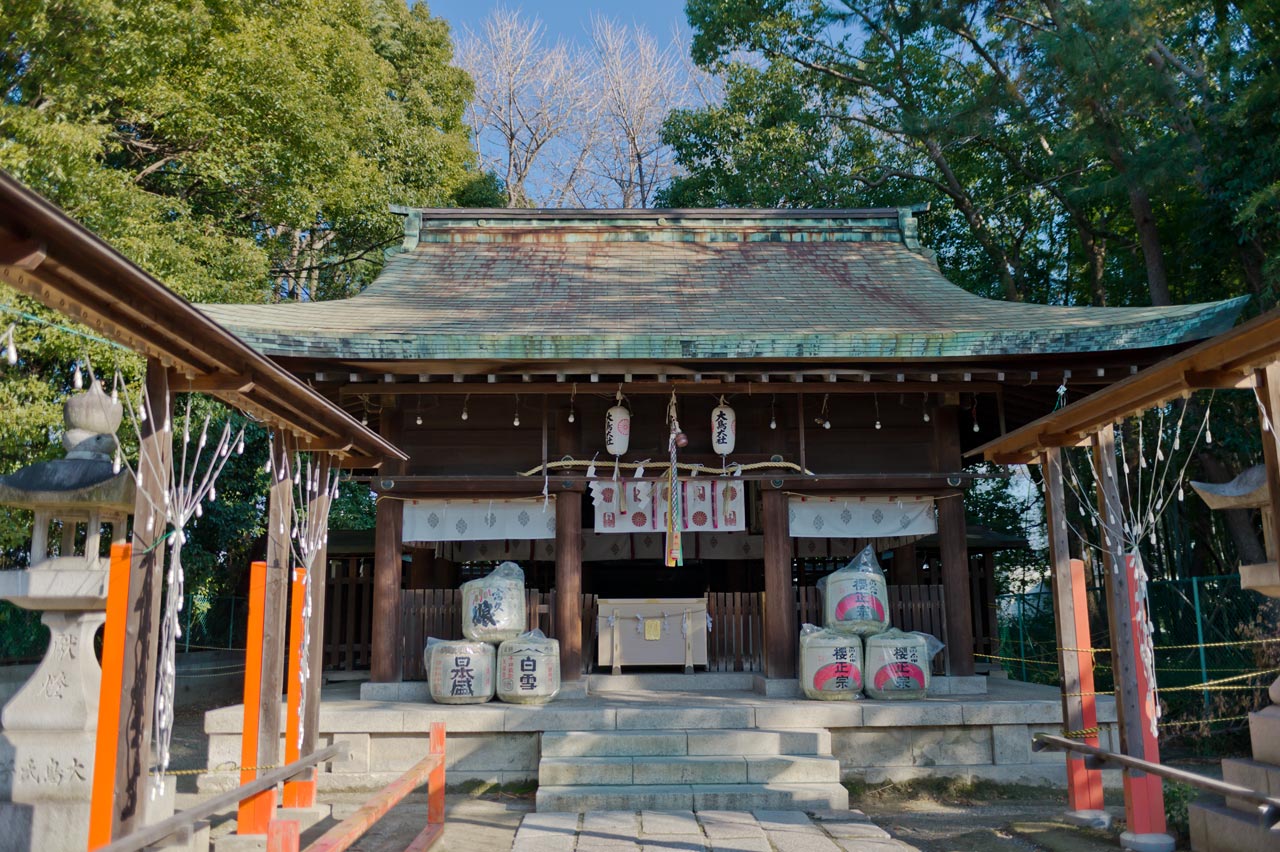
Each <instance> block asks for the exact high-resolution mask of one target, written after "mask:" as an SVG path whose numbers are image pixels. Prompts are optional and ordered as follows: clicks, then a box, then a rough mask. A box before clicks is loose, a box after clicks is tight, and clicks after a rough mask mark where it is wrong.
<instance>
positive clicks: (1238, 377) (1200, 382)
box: [1182, 369, 1258, 390]
mask: <svg viewBox="0 0 1280 852" xmlns="http://www.w3.org/2000/svg"><path fill="white" fill-rule="evenodd" d="M1182 381H1183V383H1184V384H1185V385H1186V387H1187V389H1188V390H1211V389H1213V390H1223V389H1240V390H1250V389H1253V388H1256V387H1257V386H1258V378H1257V375H1256V374H1255V373H1254V372H1253V370H1243V369H1239V370H1188V371H1187V372H1185V373H1183V376H1182Z"/></svg>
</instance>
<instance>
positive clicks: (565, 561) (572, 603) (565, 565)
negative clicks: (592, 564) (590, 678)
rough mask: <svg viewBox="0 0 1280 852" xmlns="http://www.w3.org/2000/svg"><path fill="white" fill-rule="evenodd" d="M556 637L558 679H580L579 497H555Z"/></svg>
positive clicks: (564, 494) (573, 494)
mask: <svg viewBox="0 0 1280 852" xmlns="http://www.w3.org/2000/svg"><path fill="white" fill-rule="evenodd" d="M554 615H555V628H556V638H557V639H559V640H560V679H561V680H578V679H579V678H581V677H582V495H581V494H579V493H578V492H577V491H562V492H560V493H559V494H557V495H556V611H555V614H554Z"/></svg>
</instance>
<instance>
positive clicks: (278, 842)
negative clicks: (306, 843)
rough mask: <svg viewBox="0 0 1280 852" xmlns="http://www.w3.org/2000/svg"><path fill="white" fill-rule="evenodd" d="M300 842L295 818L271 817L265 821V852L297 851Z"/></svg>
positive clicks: (300, 836)
mask: <svg viewBox="0 0 1280 852" xmlns="http://www.w3.org/2000/svg"><path fill="white" fill-rule="evenodd" d="M301 842H302V834H301V832H300V831H299V827H298V821H297V820H296V819H273V820H271V822H269V823H267V852H298V846H299V844H301Z"/></svg>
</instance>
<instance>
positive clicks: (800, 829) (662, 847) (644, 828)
mask: <svg viewBox="0 0 1280 852" xmlns="http://www.w3.org/2000/svg"><path fill="white" fill-rule="evenodd" d="M915 848H916V847H914V846H908V845H907V844H905V843H902V842H901V841H898V840H894V839H893V838H891V837H890V836H889V834H888V832H886V831H884V830H883V829H881V828H879V827H878V826H876V825H875V824H873V823H872V822H871V821H870V820H868V819H867V817H866V815H864V814H863V813H862V812H861V811H855V810H850V811H840V812H834V811H833V812H826V813H817V814H813V815H812V816H810V815H808V814H805V813H803V812H800V811H754V812H741V811H699V812H697V813H694V812H693V811H639V812H635V811H591V812H588V813H585V814H557V813H540V814H529V815H528V816H526V817H525V818H524V821H523V822H522V823H521V824H520V829H519V831H517V832H516V838H515V844H514V845H513V846H512V847H511V852H574V850H576V852H910V850H914V849H915Z"/></svg>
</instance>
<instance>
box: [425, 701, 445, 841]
mask: <svg viewBox="0 0 1280 852" xmlns="http://www.w3.org/2000/svg"><path fill="white" fill-rule="evenodd" d="M429 751H430V753H431V754H438V755H440V763H439V765H437V766H436V767H435V768H434V769H432V770H431V774H430V775H429V776H428V777H427V825H428V826H432V825H443V824H444V760H445V757H444V722H432V723H431V746H430V749H429Z"/></svg>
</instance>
